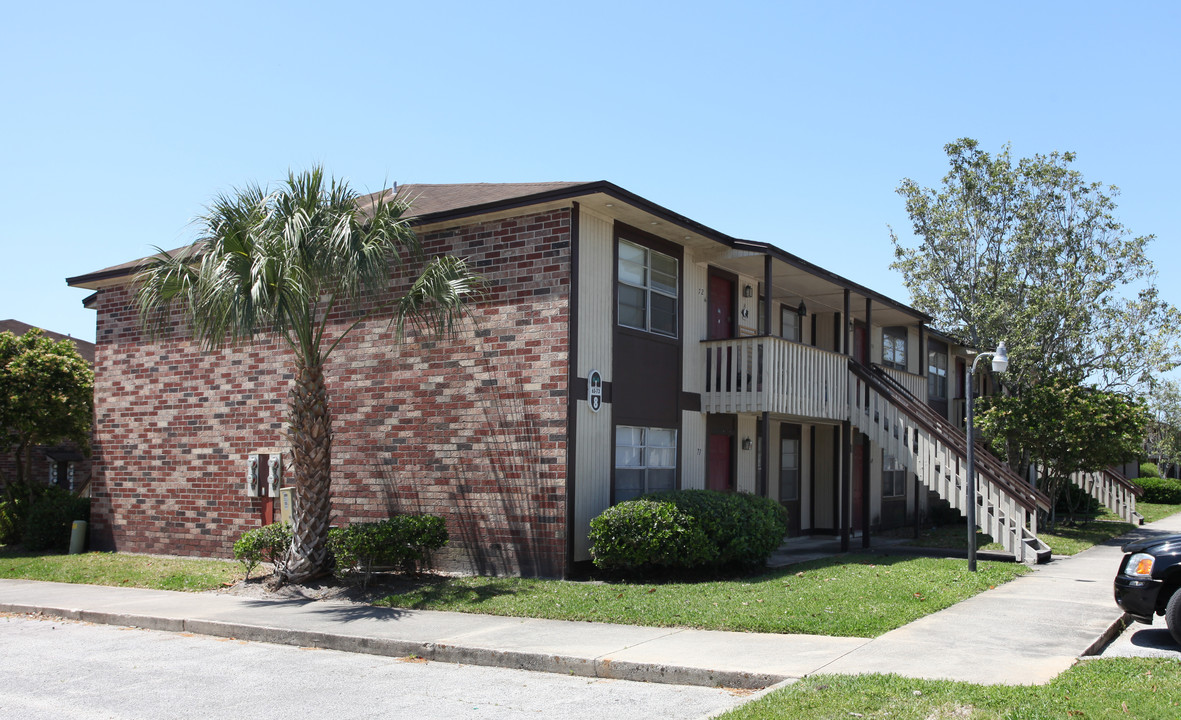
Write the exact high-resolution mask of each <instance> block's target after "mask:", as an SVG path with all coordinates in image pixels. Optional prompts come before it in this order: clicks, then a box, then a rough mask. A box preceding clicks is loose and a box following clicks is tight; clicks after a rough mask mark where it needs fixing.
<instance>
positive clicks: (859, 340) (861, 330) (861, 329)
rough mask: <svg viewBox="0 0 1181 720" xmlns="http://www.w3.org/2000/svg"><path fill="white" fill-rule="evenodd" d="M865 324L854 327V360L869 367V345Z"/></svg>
mask: <svg viewBox="0 0 1181 720" xmlns="http://www.w3.org/2000/svg"><path fill="white" fill-rule="evenodd" d="M867 338H868V335H867V334H866V331H865V325H864V323H860V322H858V323H856V324H854V325H853V359H854V360H856V361H857V362H859V363H861V364H862V365H869V343H868V342H866V340H867Z"/></svg>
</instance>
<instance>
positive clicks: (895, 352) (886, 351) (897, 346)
mask: <svg viewBox="0 0 1181 720" xmlns="http://www.w3.org/2000/svg"><path fill="white" fill-rule="evenodd" d="M882 364H883V365H885V366H886V367H892V368H896V369H898V370H905V369H906V328H904V327H888V328H882Z"/></svg>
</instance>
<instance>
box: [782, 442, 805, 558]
mask: <svg viewBox="0 0 1181 720" xmlns="http://www.w3.org/2000/svg"><path fill="white" fill-rule="evenodd" d="M800 436H801V432H800V426H799V425H792V424H791V423H782V424H781V425H780V426H779V502H780V504H782V505H783V507H784V509H785V510H787V534H788V535H789V536H791V537H795V536H796V535H799V534H800V464H801V463H800Z"/></svg>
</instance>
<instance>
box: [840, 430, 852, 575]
mask: <svg viewBox="0 0 1181 720" xmlns="http://www.w3.org/2000/svg"><path fill="white" fill-rule="evenodd" d="M851 428H852V425H851V424H850V422H849V421H848V420H845V421H844V422H842V423H841V518H840V529H841V552H849V525H850V524H851V523H850V521H851V518H850V517H849V516H850V512H849V511H850V510H851V509H852V503H851V502H850V500H851V498H852V490H853V480H852V477H853V472H852V470H853V432H852V429H851Z"/></svg>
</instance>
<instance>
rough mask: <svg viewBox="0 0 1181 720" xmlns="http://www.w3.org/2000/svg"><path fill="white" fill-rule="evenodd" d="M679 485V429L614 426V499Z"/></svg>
mask: <svg viewBox="0 0 1181 720" xmlns="http://www.w3.org/2000/svg"><path fill="white" fill-rule="evenodd" d="M676 487H677V431H676V430H671V429H667V428H643V427H630V426H627V425H619V426H617V427H616V428H615V502H617V503H619V502H623V501H625V500H634V499H636V498H638V497H640V496H641V495H646V494H648V493H653V492H660V491H661V490H675V489H676Z"/></svg>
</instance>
